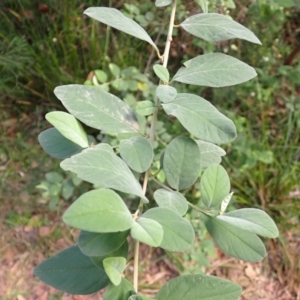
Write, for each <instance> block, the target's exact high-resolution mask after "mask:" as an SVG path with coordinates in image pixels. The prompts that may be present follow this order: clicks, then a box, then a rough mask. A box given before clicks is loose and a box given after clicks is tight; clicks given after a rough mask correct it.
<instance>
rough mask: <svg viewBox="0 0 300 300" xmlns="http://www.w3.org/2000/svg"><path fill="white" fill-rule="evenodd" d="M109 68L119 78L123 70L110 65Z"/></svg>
mask: <svg viewBox="0 0 300 300" xmlns="http://www.w3.org/2000/svg"><path fill="white" fill-rule="evenodd" d="M108 68H109V70H110V72H111V74H112V75H113V76H114V77H119V76H120V73H121V70H120V68H119V67H118V66H117V65H116V64H108Z"/></svg>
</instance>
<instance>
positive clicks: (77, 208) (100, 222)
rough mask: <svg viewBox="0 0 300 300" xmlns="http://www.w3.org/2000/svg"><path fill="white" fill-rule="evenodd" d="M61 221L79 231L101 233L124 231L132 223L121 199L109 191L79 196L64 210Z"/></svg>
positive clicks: (93, 191)
mask: <svg viewBox="0 0 300 300" xmlns="http://www.w3.org/2000/svg"><path fill="white" fill-rule="evenodd" d="M112 220H113V221H112ZM63 221H64V222H65V223H66V224H68V225H70V226H73V227H75V228H79V229H81V230H86V231H90V232H101V233H102V232H103V233H105V232H118V231H125V230H127V229H130V228H131V227H132V224H133V222H134V221H133V219H132V216H131V213H130V211H129V210H128V208H127V206H126V205H125V203H124V201H123V200H122V199H121V197H120V196H119V195H118V194H117V193H115V192H114V191H112V190H109V189H98V190H92V191H89V192H87V193H85V194H83V195H82V196H80V197H79V198H78V199H77V200H76V201H75V202H74V203H73V204H72V205H71V206H70V207H69V208H68V209H67V210H66V212H65V213H64V215H63Z"/></svg>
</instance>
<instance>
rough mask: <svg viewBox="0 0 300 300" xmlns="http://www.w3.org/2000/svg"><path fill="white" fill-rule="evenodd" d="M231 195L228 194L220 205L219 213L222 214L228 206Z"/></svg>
mask: <svg viewBox="0 0 300 300" xmlns="http://www.w3.org/2000/svg"><path fill="white" fill-rule="evenodd" d="M232 195H233V192H231V193H230V194H228V195H227V196H226V197H225V198H224V199H223V200H222V203H221V208H220V213H221V214H223V213H224V212H225V210H226V208H227V206H228V204H229V203H230V200H231V197H232Z"/></svg>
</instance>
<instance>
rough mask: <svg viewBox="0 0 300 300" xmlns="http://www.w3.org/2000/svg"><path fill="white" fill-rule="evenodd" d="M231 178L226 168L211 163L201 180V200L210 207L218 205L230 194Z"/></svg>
mask: <svg viewBox="0 0 300 300" xmlns="http://www.w3.org/2000/svg"><path fill="white" fill-rule="evenodd" d="M229 191H230V180H229V177H228V174H227V172H226V170H225V169H224V168H223V167H222V166H220V165H215V164H213V165H210V166H209V167H208V168H207V169H206V170H205V171H204V173H203V175H202V177H201V181H200V192H201V200H202V201H203V203H204V204H205V205H206V206H207V207H208V208H211V207H218V206H219V205H221V203H222V201H223V199H224V198H225V197H226V196H227V195H228V194H229Z"/></svg>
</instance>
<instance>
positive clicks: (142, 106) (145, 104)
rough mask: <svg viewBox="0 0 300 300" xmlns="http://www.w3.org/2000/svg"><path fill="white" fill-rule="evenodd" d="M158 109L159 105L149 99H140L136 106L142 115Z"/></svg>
mask: <svg viewBox="0 0 300 300" xmlns="http://www.w3.org/2000/svg"><path fill="white" fill-rule="evenodd" d="M156 110H157V107H156V106H155V105H154V103H153V102H152V101H149V100H145V101H140V102H138V103H137V105H136V107H135V111H136V112H137V113H138V114H140V115H142V116H149V115H152V114H153V113H154V112H155V111H156Z"/></svg>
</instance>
